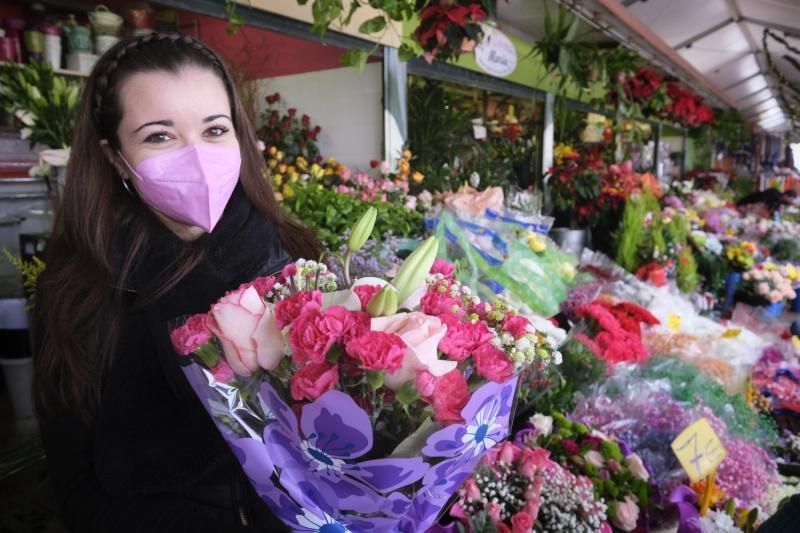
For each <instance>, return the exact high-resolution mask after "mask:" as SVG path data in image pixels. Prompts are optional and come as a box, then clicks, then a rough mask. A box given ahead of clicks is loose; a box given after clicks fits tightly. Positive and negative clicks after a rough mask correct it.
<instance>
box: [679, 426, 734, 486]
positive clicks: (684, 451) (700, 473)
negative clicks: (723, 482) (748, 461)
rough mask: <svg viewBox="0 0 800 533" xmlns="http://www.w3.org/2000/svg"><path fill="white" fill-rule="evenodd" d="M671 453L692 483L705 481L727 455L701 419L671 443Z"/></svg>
mask: <svg viewBox="0 0 800 533" xmlns="http://www.w3.org/2000/svg"><path fill="white" fill-rule="evenodd" d="M672 451H673V452H675V455H676V456H677V457H678V461H680V463H681V466H682V467H683V469H684V470H685V471H686V473H687V474H689V479H691V480H692V483H697V482H698V481H700V480H702V479H705V478H706V477H708V475H709V474H711V473H712V472H713V471H714V470H716V469H717V467H718V466H719V464H720V463H721V462H722V461H723V460H724V459H725V457H726V456H727V455H728V451H727V450H726V449H725V447H724V446H723V445H722V442H721V441H720V440H719V437H718V436H717V434H716V433H715V432H714V428H712V427H711V424H709V422H708V420H706V419H705V418H701V419H700V420H698V421H696V422H695V423H693V424H692V425H691V426H689V427H687V428H686V429H684V430H683V432H681V434H680V435H678V438H676V439H675V440H674V441H672Z"/></svg>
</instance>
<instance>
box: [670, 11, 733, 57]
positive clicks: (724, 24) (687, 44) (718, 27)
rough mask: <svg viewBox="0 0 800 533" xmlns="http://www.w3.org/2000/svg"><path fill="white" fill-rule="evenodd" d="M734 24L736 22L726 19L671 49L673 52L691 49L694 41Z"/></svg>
mask: <svg viewBox="0 0 800 533" xmlns="http://www.w3.org/2000/svg"><path fill="white" fill-rule="evenodd" d="M734 22H736V21H735V20H733V19H732V18H730V19H727V20H723V21H722V22H720V23H719V24H714V25H713V26H711V27H710V28H707V29H705V30H703V31H701V32H700V33H698V34H697V35H693V36H692V37H689V38H688V39H686V40H685V41H681V42H679V43H678V44H676V45H675V46H673V48H674V49H675V50H680V49H681V48H687V47H688V48H691V46H692V45H693V44H694V43H695V42H696V41H699V40H700V39H702V38H703V37H708V36H709V35H711V34H712V33H714V32H716V31H719V30H721V29H722V28H725V27H727V26H730V25H731V24H733V23H734Z"/></svg>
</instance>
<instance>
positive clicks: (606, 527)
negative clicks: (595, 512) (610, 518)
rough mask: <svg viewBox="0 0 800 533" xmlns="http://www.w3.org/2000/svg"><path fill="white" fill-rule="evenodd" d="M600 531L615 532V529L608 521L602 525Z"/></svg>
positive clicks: (601, 532) (604, 532)
mask: <svg viewBox="0 0 800 533" xmlns="http://www.w3.org/2000/svg"><path fill="white" fill-rule="evenodd" d="M600 533H614V530H613V529H611V526H609V525H608V522H603V525H602V526H600Z"/></svg>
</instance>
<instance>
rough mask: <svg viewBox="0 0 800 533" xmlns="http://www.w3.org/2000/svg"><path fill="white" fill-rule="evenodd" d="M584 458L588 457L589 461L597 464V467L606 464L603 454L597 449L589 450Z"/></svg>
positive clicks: (594, 464) (591, 463)
mask: <svg viewBox="0 0 800 533" xmlns="http://www.w3.org/2000/svg"><path fill="white" fill-rule="evenodd" d="M584 458H585V459H586V462H587V463H589V464H590V465H593V466H596V467H597V468H603V466H605V464H606V461H605V459H604V458H603V454H602V453H600V452H598V451H595V450H592V451H590V452H587V453H586V455H585V456H584Z"/></svg>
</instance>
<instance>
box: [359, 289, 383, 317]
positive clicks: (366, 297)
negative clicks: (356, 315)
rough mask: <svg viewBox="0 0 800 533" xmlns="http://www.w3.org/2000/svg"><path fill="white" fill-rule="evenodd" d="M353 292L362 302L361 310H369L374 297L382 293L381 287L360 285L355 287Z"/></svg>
mask: <svg viewBox="0 0 800 533" xmlns="http://www.w3.org/2000/svg"><path fill="white" fill-rule="evenodd" d="M353 292H354V293H356V296H358V299H359V300H360V301H361V310H362V311H366V310H367V304H368V303H369V301H370V300H372V297H373V296H375V295H376V294H378V293H379V292H381V286H380V285H358V286H357V287H353Z"/></svg>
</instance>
